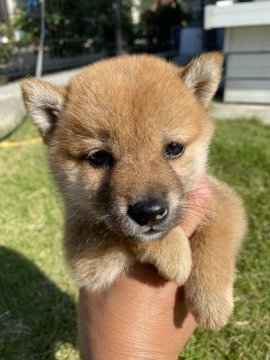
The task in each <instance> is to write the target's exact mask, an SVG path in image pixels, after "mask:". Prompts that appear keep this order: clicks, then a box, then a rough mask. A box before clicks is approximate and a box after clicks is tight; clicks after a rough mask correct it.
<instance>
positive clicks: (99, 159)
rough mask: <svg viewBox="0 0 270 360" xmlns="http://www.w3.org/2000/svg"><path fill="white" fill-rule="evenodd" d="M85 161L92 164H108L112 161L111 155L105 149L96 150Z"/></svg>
mask: <svg viewBox="0 0 270 360" xmlns="http://www.w3.org/2000/svg"><path fill="white" fill-rule="evenodd" d="M87 161H88V162H89V163H90V164H91V165H93V166H96V167H98V166H110V165H112V163H113V157H112V155H111V154H110V153H108V152H107V151H105V150H98V151H96V152H94V153H92V154H90V155H88V157H87Z"/></svg>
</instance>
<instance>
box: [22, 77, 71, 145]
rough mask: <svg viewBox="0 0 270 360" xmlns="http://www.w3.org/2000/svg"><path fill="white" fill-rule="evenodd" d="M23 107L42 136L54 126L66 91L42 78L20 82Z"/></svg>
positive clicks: (62, 105) (61, 108)
mask: <svg viewBox="0 0 270 360" xmlns="http://www.w3.org/2000/svg"><path fill="white" fill-rule="evenodd" d="M21 88H22V95H23V101H24V104H25V107H26V109H27V111H28V113H29V115H30V117H31V118H32V121H33V123H34V124H35V125H36V126H37V127H38V129H39V132H40V134H41V136H42V137H43V138H45V137H46V135H47V134H48V133H49V132H50V131H51V130H52V129H53V128H54V126H55V124H56V122H57V120H58V118H59V116H60V114H61V112H62V110H63V107H64V101H65V95H66V91H65V89H64V88H58V87H56V86H54V85H51V84H49V83H47V82H45V81H42V80H36V79H26V80H24V81H23V82H22V84H21Z"/></svg>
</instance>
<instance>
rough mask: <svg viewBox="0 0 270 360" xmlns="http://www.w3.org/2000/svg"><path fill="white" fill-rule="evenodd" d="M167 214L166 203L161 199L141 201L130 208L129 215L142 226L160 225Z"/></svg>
mask: <svg viewBox="0 0 270 360" xmlns="http://www.w3.org/2000/svg"><path fill="white" fill-rule="evenodd" d="M167 214H168V208H167V205H166V203H165V202H164V201H162V200H159V199H150V200H145V201H140V202H137V203H135V204H134V205H130V206H129V208H128V215H129V216H130V217H131V219H133V220H134V221H136V223H137V224H139V225H141V226H143V225H155V224H159V223H161V222H162V221H163V220H165V218H166V217H167Z"/></svg>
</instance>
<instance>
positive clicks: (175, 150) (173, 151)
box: [164, 142, 185, 159]
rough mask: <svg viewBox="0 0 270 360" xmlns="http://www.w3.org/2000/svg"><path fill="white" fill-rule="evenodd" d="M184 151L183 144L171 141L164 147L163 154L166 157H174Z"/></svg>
mask: <svg viewBox="0 0 270 360" xmlns="http://www.w3.org/2000/svg"><path fill="white" fill-rule="evenodd" d="M184 151H185V147H184V145H182V144H178V143H176V142H171V143H170V144H168V145H167V146H166V147H165V149H164V154H165V156H166V157H170V158H172V159H175V158H178V157H179V156H181V155H183V153H184Z"/></svg>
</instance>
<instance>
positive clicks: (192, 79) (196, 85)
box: [181, 52, 223, 107]
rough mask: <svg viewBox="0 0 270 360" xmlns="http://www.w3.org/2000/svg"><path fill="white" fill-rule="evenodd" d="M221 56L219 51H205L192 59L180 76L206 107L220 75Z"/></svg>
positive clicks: (216, 86)
mask: <svg viewBox="0 0 270 360" xmlns="http://www.w3.org/2000/svg"><path fill="white" fill-rule="evenodd" d="M222 63H223V58H222V55H221V54H220V53H217V52H213V53H206V54H203V55H201V56H199V57H198V58H195V59H194V60H192V61H191V62H190V63H189V64H188V65H187V66H186V67H184V69H183V70H182V73H181V76H182V79H183V81H184V83H185V84H186V86H187V87H188V88H189V90H190V91H191V92H192V93H193V94H194V95H195V96H196V97H197V99H198V101H199V102H200V103H201V104H202V105H203V106H204V107H207V106H208V104H209V102H210V100H211V99H212V97H213V96H214V94H215V92H216V91H217V88H218V84H219V82H220V79H221V75H222Z"/></svg>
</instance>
